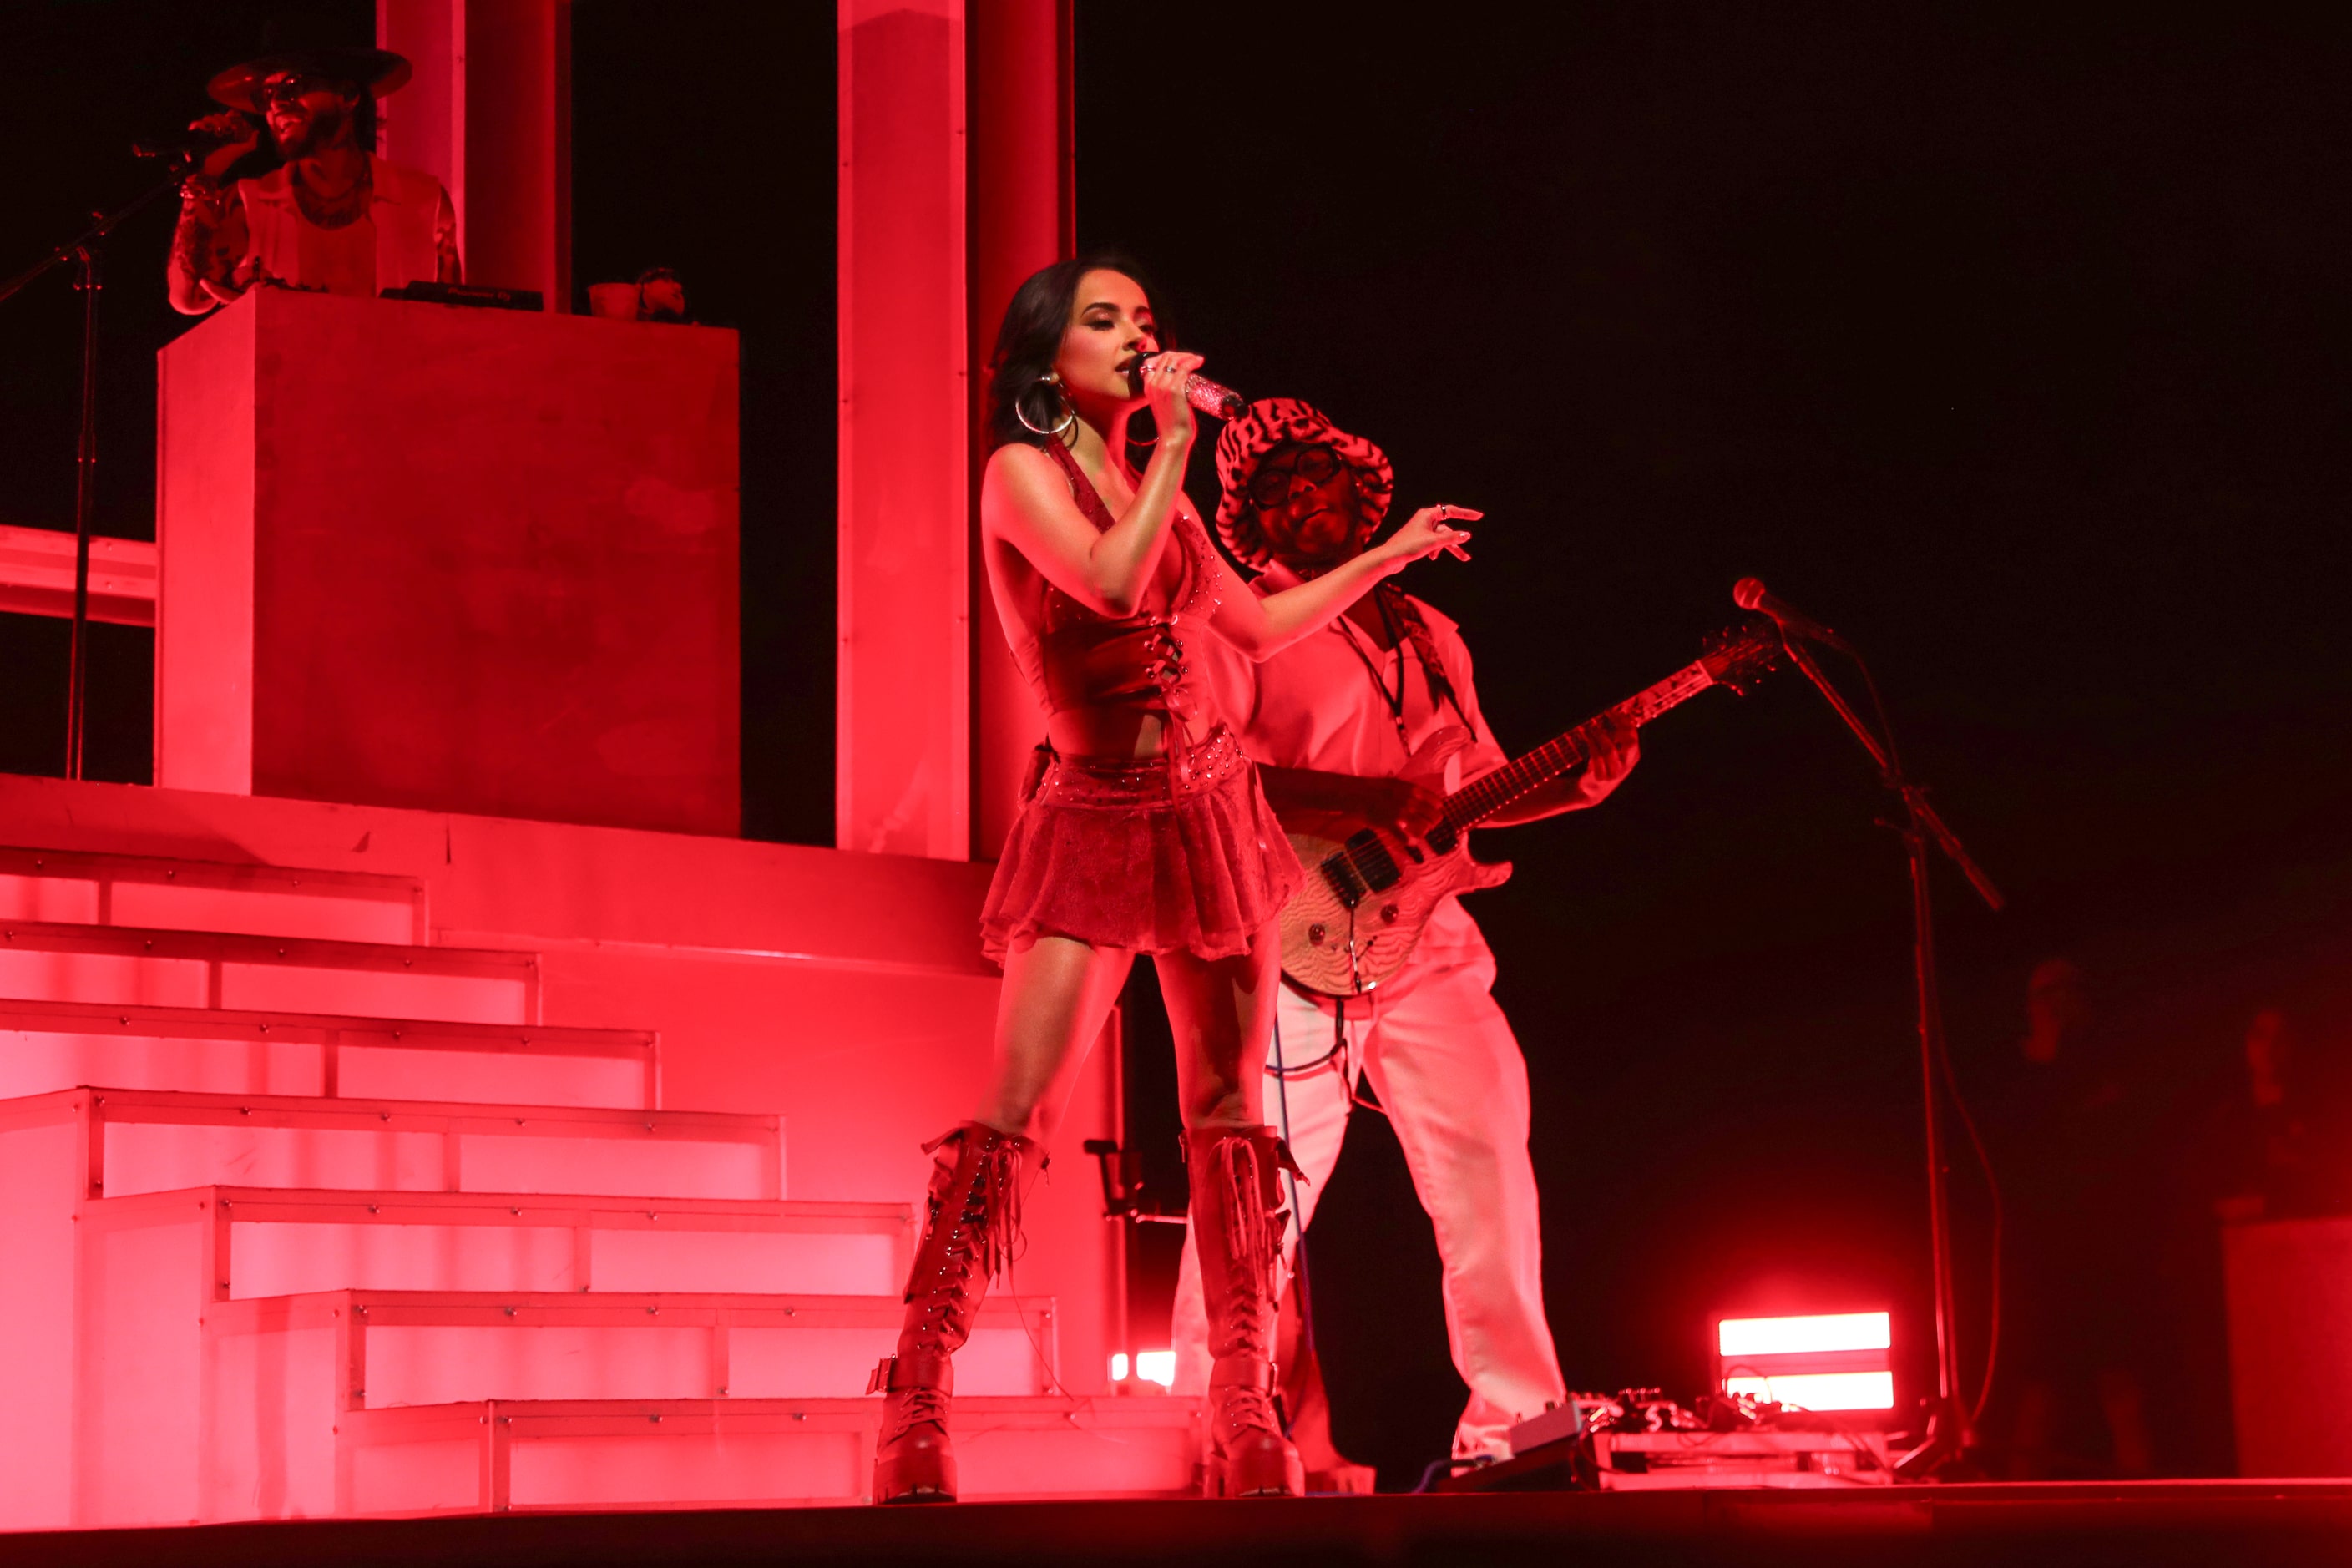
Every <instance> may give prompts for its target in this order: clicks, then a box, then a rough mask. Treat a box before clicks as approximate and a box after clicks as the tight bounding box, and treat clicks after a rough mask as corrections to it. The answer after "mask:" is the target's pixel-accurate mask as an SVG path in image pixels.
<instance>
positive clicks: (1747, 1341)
mask: <svg viewBox="0 0 2352 1568" xmlns="http://www.w3.org/2000/svg"><path fill="white" fill-rule="evenodd" d="M1715 1338H1716V1349H1717V1353H1719V1354H1721V1355H1723V1356H1724V1357H1726V1358H1729V1357H1732V1356H1753V1355H1817V1354H1820V1353H1822V1352H1826V1351H1883V1350H1885V1349H1887V1348H1888V1347H1889V1346H1891V1345H1892V1344H1893V1343H1894V1342H1895V1339H1894V1331H1893V1321H1892V1316H1891V1314H1889V1313H1885V1312H1828V1313H1821V1314H1816V1315H1815V1316H1812V1317H1807V1318H1726V1319H1724V1320H1723V1321H1720V1322H1718V1323H1717V1325H1716V1329H1715ZM1815 1408H1816V1409H1826V1408H1828V1406H1826V1405H1817V1406H1815ZM1853 1408H1860V1406H1854V1407H1853Z"/></svg>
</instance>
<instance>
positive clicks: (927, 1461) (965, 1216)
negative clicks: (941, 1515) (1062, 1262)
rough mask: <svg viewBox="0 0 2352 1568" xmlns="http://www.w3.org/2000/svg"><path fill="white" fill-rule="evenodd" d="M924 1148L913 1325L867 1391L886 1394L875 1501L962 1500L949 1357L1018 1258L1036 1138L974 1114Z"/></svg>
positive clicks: (910, 1288)
mask: <svg viewBox="0 0 2352 1568" xmlns="http://www.w3.org/2000/svg"><path fill="white" fill-rule="evenodd" d="M925 1148H926V1150H927V1152H929V1153H930V1154H931V1155H932V1157H933V1159H934V1161H935V1163H934V1164H933V1166H932V1168H931V1184H930V1192H929V1201H928V1204H927V1205H926V1206H927V1208H928V1211H929V1212H928V1214H927V1215H926V1217H925V1219H924V1222H923V1239H922V1241H921V1243H920V1245H919V1246H918V1247H916V1249H915V1267H914V1271H913V1273H912V1274H911V1275H910V1276H908V1280H907V1320H906V1324H905V1326H904V1327H903V1328H901V1329H900V1330H899V1331H898V1351H897V1352H896V1353H895V1354H892V1355H887V1356H885V1357H883V1358H882V1363H881V1364H880V1365H879V1366H877V1367H876V1368H875V1369H874V1375H873V1377H872V1378H870V1379H869V1380H867V1383H866V1393H868V1394H883V1395H885V1396H886V1397H885V1398H884V1400H883V1404H882V1426H881V1430H880V1432H879V1433H878V1434H877V1437H876V1440H875V1446H874V1500H875V1501H876V1502H877V1503H886V1502H953V1501H955V1495H956V1470H955V1450H954V1448H953V1447H951V1446H950V1443H949V1441H948V1403H949V1401H950V1398H951V1397H952V1396H953V1394H954V1393H955V1367H954V1363H952V1361H951V1360H950V1358H951V1357H952V1356H953V1355H954V1354H955V1352H957V1351H958V1350H960V1349H961V1348H962V1346H963V1342H964V1341H965V1340H967V1339H969V1338H970V1337H971V1323H972V1319H973V1318H974V1317H975V1316H976V1315H977V1314H978V1313H979V1311H980V1304H981V1302H982V1300H983V1299H985V1298H986V1296H987V1294H988V1282H989V1280H990V1279H992V1277H994V1276H996V1275H999V1274H1002V1273H1003V1272H1004V1269H1005V1268H1006V1266H1007V1265H1008V1264H1010V1263H1011V1262H1012V1260H1013V1250H1014V1248H1015V1247H1017V1246H1018V1244H1019V1241H1020V1237H1021V1187H1022V1166H1023V1164H1024V1162H1026V1161H1027V1160H1029V1159H1030V1158H1031V1157H1032V1156H1034V1154H1035V1152H1036V1149H1037V1145H1036V1144H1034V1142H1030V1140H1028V1139H1026V1138H1018V1137H1015V1136H1013V1134H1012V1133H1010V1132H1000V1131H997V1130H996V1129H995V1128H993V1127H990V1126H987V1125H986V1124H984V1123H982V1122H978V1121H967V1122H965V1123H964V1124H963V1125H962V1126H961V1127H959V1128H957V1129H956V1130H955V1131H952V1132H950V1133H949V1134H947V1136H945V1137H944V1138H941V1139H940V1140H939V1141H938V1142H935V1143H930V1144H927V1145H925Z"/></svg>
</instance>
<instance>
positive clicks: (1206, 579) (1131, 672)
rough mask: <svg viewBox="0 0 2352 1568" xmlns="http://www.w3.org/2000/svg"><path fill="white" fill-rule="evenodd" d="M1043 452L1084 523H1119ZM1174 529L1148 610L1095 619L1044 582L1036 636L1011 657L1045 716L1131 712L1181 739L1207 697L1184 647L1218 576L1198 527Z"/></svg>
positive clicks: (1062, 459) (1088, 486)
mask: <svg viewBox="0 0 2352 1568" xmlns="http://www.w3.org/2000/svg"><path fill="white" fill-rule="evenodd" d="M1045 451H1046V452H1047V454H1048V455H1049V456H1051V457H1052V458H1054V460H1055V462H1057V463H1058V464H1060V465H1061V468H1062V471H1063V474H1064V475H1065V476H1066V478H1067V479H1069V482H1070V493H1071V496H1072V498H1073V499H1074V500H1076V502H1077V503H1078V510H1080V511H1081V512H1083V513H1085V514H1086V518H1087V521H1089V522H1091V523H1093V524H1094V525H1095V527H1096V528H1097V529H1098V530H1107V529H1108V528H1109V527H1110V526H1111V525H1112V524H1113V523H1114V522H1115V521H1118V520H1117V519H1115V518H1113V517H1112V516H1111V514H1110V509H1109V508H1108V507H1107V506H1105V505H1104V504H1103V500H1102V497H1101V496H1099V495H1097V493H1096V492H1095V488H1094V486H1093V484H1092V483H1090V482H1089V481H1088V480H1087V476H1086V474H1085V472H1084V470H1082V469H1081V468H1079V467H1078V464H1077V459H1076V458H1073V457H1072V456H1070V453H1069V449H1068V448H1067V447H1064V446H1063V445H1062V444H1061V443H1060V442H1058V441H1055V442H1051V443H1048V444H1047V446H1046V447H1045ZM1175 530H1176V538H1175V539H1174V541H1173V544H1174V546H1175V549H1174V550H1173V551H1171V552H1163V553H1162V554H1161V556H1160V570H1159V572H1158V574H1156V575H1155V576H1154V578H1153V580H1152V583H1151V585H1150V588H1149V589H1148V590H1147V591H1146V592H1145V595H1144V601H1145V604H1146V605H1147V606H1148V607H1147V608H1145V609H1143V610H1141V611H1139V613H1137V614H1136V615H1132V616H1121V617H1116V618H1114V617H1112V616H1098V615H1097V614H1095V613H1094V612H1093V611H1092V610H1089V609H1087V607H1086V606H1085V605H1081V604H1079V603H1078V602H1077V600H1076V599H1074V598H1072V597H1070V595H1067V594H1065V593H1063V592H1062V591H1061V590H1060V589H1059V588H1056V587H1055V586H1054V585H1053V584H1050V583H1049V584H1046V585H1045V605H1044V606H1043V609H1044V613H1043V615H1042V616H1040V617H1039V624H1038V628H1037V635H1036V636H1035V637H1031V638H1029V639H1027V640H1026V641H1024V642H1023V643H1022V644H1021V645H1019V646H1018V647H1015V648H1014V649H1013V658H1014V659H1015V661H1016V662H1018V663H1019V664H1020V666H1021V671H1022V673H1023V674H1024V675H1025V676H1026V677H1028V679H1029V684H1030V686H1031V688H1032V689H1034V690H1035V692H1036V693H1037V698H1038V700H1039V701H1040V702H1042V703H1043V704H1044V705H1045V710H1046V711H1048V712H1052V713H1063V712H1067V711H1069V710H1072V709H1077V708H1129V709H1134V710H1139V711H1141V712H1147V713H1160V714H1164V715H1167V716H1168V718H1169V719H1170V720H1171V721H1172V722H1171V727H1172V728H1173V729H1175V730H1176V731H1178V732H1179V734H1181V728H1182V725H1183V723H1184V722H1185V721H1189V720H1190V719H1192V717H1193V716H1194V715H1195V714H1198V713H1202V712H1204V711H1206V710H1207V693H1206V691H1205V689H1203V684H1202V680H1201V679H1199V678H1197V677H1195V676H1194V674H1193V672H1192V664H1191V662H1190V661H1189V659H1188V658H1186V655H1185V644H1186V642H1187V641H1188V640H1189V639H1191V638H1193V637H1206V636H1209V635H1211V634H1210V632H1209V630H1208V626H1207V624H1206V623H1207V620H1208V617H1209V616H1210V615H1211V614H1212V613H1213V611H1214V610H1215V609H1216V607H1217V589H1218V588H1219V586H1220V585H1221V582H1222V577H1223V573H1222V571H1221V569H1220V567H1219V564H1218V561H1217V556H1216V552H1215V551H1213V549H1212V548H1211V547H1210V544H1209V539H1208V535H1207V534H1206V533H1205V532H1203V531H1202V528H1201V525H1200V524H1199V523H1198V522H1195V521H1193V520H1192V518H1191V517H1190V516H1185V517H1181V518H1179V519H1178V520H1177V521H1176V525H1175Z"/></svg>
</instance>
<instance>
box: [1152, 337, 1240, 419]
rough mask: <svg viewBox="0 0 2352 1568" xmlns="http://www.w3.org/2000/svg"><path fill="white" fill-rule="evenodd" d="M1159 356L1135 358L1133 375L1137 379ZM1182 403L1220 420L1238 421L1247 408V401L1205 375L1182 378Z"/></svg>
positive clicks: (1231, 389)
mask: <svg viewBox="0 0 2352 1568" xmlns="http://www.w3.org/2000/svg"><path fill="white" fill-rule="evenodd" d="M1159 357H1160V356H1159V355H1158V354H1156V353H1150V354H1138V355H1136V356H1135V367H1134V368H1135V374H1136V375H1137V376H1138V377H1140V376H1141V375H1142V374H1143V367H1144V366H1145V365H1147V364H1150V363H1151V362H1152V361H1153V360H1155V359H1157V358H1159ZM1184 401H1185V402H1187V403H1189V404H1191V405H1192V406H1193V407H1195V408H1197V409H1199V410H1200V411H1201V412H1202V413H1203V414H1213V415H1215V416H1217V417H1218V418H1220V419H1238V418H1240V417H1241V416H1242V414H1243V412H1244V410H1246V409H1247V408H1248V407H1249V400H1248V399H1247V398H1245V397H1244V396H1243V395H1241V394H1240V393H1238V392H1235V391H1234V389H1233V388H1232V387H1230V386H1224V385H1221V384H1218V383H1216V382H1213V381H1211V380H1210V379H1209V378H1208V377H1207V376H1205V375H1200V374H1193V375H1188V376H1186V377H1185V378H1184Z"/></svg>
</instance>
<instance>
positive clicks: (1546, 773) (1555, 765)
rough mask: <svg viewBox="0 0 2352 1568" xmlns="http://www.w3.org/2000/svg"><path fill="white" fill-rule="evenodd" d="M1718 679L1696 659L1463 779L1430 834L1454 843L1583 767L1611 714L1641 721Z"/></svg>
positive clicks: (1433, 839) (1441, 843) (1439, 843)
mask: <svg viewBox="0 0 2352 1568" xmlns="http://www.w3.org/2000/svg"><path fill="white" fill-rule="evenodd" d="M1714 684H1715V678H1714V677H1713V676H1711V675H1709V674H1708V673H1707V672H1706V661H1705V660H1696V661H1694V662H1692V663H1690V664H1687V665H1685V666H1684V667H1683V668H1680V669H1678V670H1676V671H1675V672H1674V674H1672V675H1670V676H1668V677H1666V678H1665V679H1664V680H1661V681H1659V682H1658V683H1657V684H1656V685H1655V686H1652V687H1649V688H1647V689H1643V690H1642V691H1637V692H1635V693H1634V694H1633V696H1631V697H1628V698H1627V699H1625V700H1624V701H1622V702H1620V703H1618V704H1617V705H1616V706H1615V707H1614V708H1610V709H1607V710H1603V711H1601V712H1600V713H1596V714H1595V715H1593V716H1592V717H1591V719H1588V720H1586V721H1584V722H1583V723H1581V724H1579V725H1578V726H1577V727H1576V728H1575V729H1573V730H1570V731H1565V732H1564V733H1561V734H1559V735H1555V736H1553V737H1552V738H1551V739H1550V740H1549V741H1546V742H1544V743H1543V744H1542V745H1540V746H1538V747H1537V748H1536V749H1535V750H1534V751H1532V752H1528V753H1527V754H1526V755H1525V756H1522V757H1518V758H1516V759H1514V760H1513V761H1511V762H1509V763H1505V764H1504V765H1503V766H1501V767H1499V768H1496V770H1495V771H1494V772H1493V773H1488V774H1486V776H1485V777H1483V778H1479V779H1475V780H1473V781H1472V782H1470V783H1469V784H1464V785H1463V786H1462V787H1461V788H1460V789H1458V790H1455V791H1454V793H1453V794H1452V795H1448V796H1446V797H1445V815H1444V816H1442V817H1440V818H1439V819H1438V825H1437V826H1436V827H1434V828H1433V829H1432V830H1431V831H1430V834H1429V841H1430V843H1431V844H1433V845H1435V846H1436V847H1438V848H1440V849H1444V848H1447V847H1451V845H1452V844H1453V842H1454V838H1455V837H1457V836H1458V835H1459V834H1460V833H1461V832H1462V830H1463V829H1464V828H1466V827H1475V826H1477V825H1478V824H1479V823H1481V822H1483V821H1485V820H1486V818H1487V817H1490V816H1494V815H1495V813H1496V812H1498V811H1500V810H1502V809H1503V808H1504V807H1505V806H1507V805H1510V804H1511V803H1513V802H1514V801H1517V800H1521V799H1524V798H1525V797H1527V796H1528V795H1532V794H1534V793H1535V792H1536V791H1537V790H1539V789H1541V788H1542V787H1543V786H1544V785H1546V784H1549V783H1551V782H1552V781H1553V780H1554V779H1557V778H1561V777H1564V776H1565V775H1567V774H1569V773H1573V772H1575V771H1576V770H1577V769H1578V768H1580V767H1582V766H1583V765H1584V763H1586V761H1587V760H1589V759H1590V758H1591V755H1592V742H1593V740H1594V739H1596V738H1597V736H1598V734H1599V731H1600V730H1601V726H1602V725H1603V724H1604V723H1605V722H1606V721H1608V720H1609V719H1611V718H1612V717H1615V718H1620V719H1623V720H1625V721H1628V722H1630V723H1632V724H1633V725H1635V726H1637V727H1638V726H1640V725H1643V724H1646V723H1648V722H1649V721H1651V720H1653V719H1654V718H1656V717H1657V716H1658V715H1659V714H1661V713H1664V711H1666V710H1668V709H1670V708H1675V707H1679V706H1680V705H1681V704H1683V703H1685V702H1687V701H1689V700H1691V699H1692V698H1694V697H1696V696H1697V695H1698V694H1699V693H1700V692H1702V691H1704V690H1706V689H1707V688H1708V687H1710V686H1712V685H1714Z"/></svg>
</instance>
